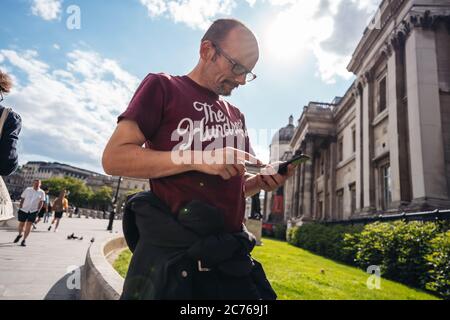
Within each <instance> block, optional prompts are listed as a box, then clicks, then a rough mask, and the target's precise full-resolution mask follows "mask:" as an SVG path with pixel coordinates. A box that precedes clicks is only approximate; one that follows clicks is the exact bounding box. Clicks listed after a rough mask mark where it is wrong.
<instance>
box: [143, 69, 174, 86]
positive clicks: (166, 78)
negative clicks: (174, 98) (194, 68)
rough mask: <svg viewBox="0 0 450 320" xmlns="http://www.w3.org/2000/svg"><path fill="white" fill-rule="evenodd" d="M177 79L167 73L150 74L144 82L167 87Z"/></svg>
mask: <svg viewBox="0 0 450 320" xmlns="http://www.w3.org/2000/svg"><path fill="white" fill-rule="evenodd" d="M176 78H177V76H173V75H170V74H168V73H165V72H158V73H148V74H147V75H146V76H145V78H144V80H143V82H155V83H159V84H161V85H165V84H171V83H173V82H174V81H175V79H176Z"/></svg>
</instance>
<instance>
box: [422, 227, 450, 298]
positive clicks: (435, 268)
mask: <svg viewBox="0 0 450 320" xmlns="http://www.w3.org/2000/svg"><path fill="white" fill-rule="evenodd" d="M425 259H426V261H427V264H428V267H429V271H428V274H427V281H426V286H425V287H426V289H428V290H430V291H434V292H437V293H439V294H440V295H441V296H442V297H444V298H445V299H450V231H447V232H445V233H440V234H438V235H437V237H435V238H434V239H433V240H431V241H430V252H429V253H428V254H427V255H426V256H425Z"/></svg>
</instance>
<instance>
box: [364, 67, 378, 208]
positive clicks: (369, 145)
mask: <svg viewBox="0 0 450 320" xmlns="http://www.w3.org/2000/svg"><path fill="white" fill-rule="evenodd" d="M373 86H374V83H373V75H372V72H371V71H368V72H366V73H365V74H364V75H363V92H362V114H361V115H362V117H363V119H362V125H363V127H362V131H363V134H362V138H363V145H362V148H363V157H362V160H363V163H364V164H363V177H364V179H363V185H364V188H363V195H364V196H363V206H362V210H363V212H365V213H368V212H370V211H372V210H373V209H374V208H375V179H374V178H375V177H374V168H373V163H372V158H373V142H374V141H373V128H372V121H373V113H374V110H373V92H374V90H373Z"/></svg>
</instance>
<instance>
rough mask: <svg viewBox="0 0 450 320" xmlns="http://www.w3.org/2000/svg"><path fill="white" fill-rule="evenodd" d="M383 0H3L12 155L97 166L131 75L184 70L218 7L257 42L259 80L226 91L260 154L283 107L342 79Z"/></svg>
mask: <svg viewBox="0 0 450 320" xmlns="http://www.w3.org/2000/svg"><path fill="white" fill-rule="evenodd" d="M380 2H381V1H380V0H208V1H201V0H169V1H164V0H89V1H88V0H78V1H72V0H2V5H1V7H2V12H3V14H2V19H1V20H0V69H2V70H4V71H7V72H8V73H9V74H10V75H11V76H12V77H13V80H14V83H15V87H14V89H13V91H12V92H11V94H10V95H9V96H8V97H7V98H6V99H5V101H4V104H5V105H7V106H12V107H13V108H14V109H15V110H16V111H17V112H18V113H19V114H20V115H21V116H22V120H23V130H22V133H21V135H20V142H19V154H20V163H21V164H23V163H25V162H27V161H30V160H43V161H59V162H64V163H68V164H71V165H75V166H80V167H83V168H86V169H91V170H95V171H98V172H103V170H102V168H101V153H102V151H103V148H104V146H105V144H106V142H107V140H108V138H109V136H110V135H111V133H112V131H113V130H114V128H115V124H116V119H117V116H118V115H119V114H120V113H121V112H122V111H123V110H125V108H126V106H127V105H128V102H129V100H130V98H131V96H132V95H133V93H134V91H135V90H136V88H137V86H138V85H139V83H140V81H141V80H142V79H143V78H144V77H145V76H146V75H147V74H148V73H150V72H152V73H155V72H166V73H169V74H172V75H184V74H187V73H189V72H190V71H191V70H192V68H193V67H194V66H195V64H196V63H197V61H198V50H199V43H200V39H201V37H202V35H203V33H204V32H205V30H206V29H207V28H208V26H209V24H210V23H211V22H212V21H214V19H217V18H222V17H234V18H237V19H240V20H242V21H243V22H244V23H245V24H246V25H247V26H248V27H249V28H250V29H252V30H253V31H254V33H255V34H256V36H257V38H258V41H259V44H260V49H261V53H260V60H259V62H258V64H257V65H256V67H255V69H254V70H253V71H254V73H256V74H257V75H258V78H257V80H255V81H254V82H251V83H249V84H247V85H246V86H243V87H240V88H239V89H238V90H236V91H235V92H234V93H233V95H232V96H231V97H229V98H227V99H228V100H229V101H230V102H231V103H233V104H234V105H236V106H237V107H238V108H239V109H240V110H241V111H242V112H243V113H244V114H245V116H246V124H247V127H248V128H249V131H250V134H251V138H252V140H253V141H252V142H253V146H254V149H255V151H256V153H257V155H258V156H259V157H260V158H261V159H262V160H264V161H267V160H268V158H269V151H268V145H269V144H270V140H271V135H272V133H273V131H274V130H276V129H278V128H280V127H282V126H284V125H286V124H287V121H288V117H289V115H291V114H292V115H293V116H294V119H296V120H297V119H298V118H299V116H300V114H301V111H302V109H303V106H304V105H306V104H307V103H308V102H309V101H323V102H331V100H333V98H334V97H335V96H341V95H343V94H344V93H345V91H346V90H347V88H348V87H349V86H350V84H351V83H352V81H353V75H352V74H350V73H348V72H347V70H346V66H347V64H348V62H349V61H350V57H351V54H352V52H353V50H354V48H355V47H356V45H357V43H358V41H359V40H360V38H361V36H362V33H363V31H364V29H365V27H366V26H367V25H368V24H369V21H370V19H371V18H372V17H373V16H374V15H375V12H376V9H377V6H378V5H379V3H380ZM5 13H6V14H5ZM78 13H79V15H77V14H78ZM78 18H80V19H78ZM74 26H75V28H74Z"/></svg>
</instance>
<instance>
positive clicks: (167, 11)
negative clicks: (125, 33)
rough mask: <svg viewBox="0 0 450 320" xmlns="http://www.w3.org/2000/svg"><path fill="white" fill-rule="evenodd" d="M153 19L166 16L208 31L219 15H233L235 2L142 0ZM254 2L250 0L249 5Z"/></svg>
mask: <svg viewBox="0 0 450 320" xmlns="http://www.w3.org/2000/svg"><path fill="white" fill-rule="evenodd" d="M140 1H141V3H142V4H143V5H144V6H145V7H146V8H147V10H148V13H149V15H150V16H151V17H153V18H154V17H158V16H165V17H168V18H170V19H172V20H173V21H174V22H177V23H178V22H181V23H185V24H187V25H188V26H189V27H191V28H193V29H202V30H204V29H206V28H207V27H208V26H209V25H210V24H211V22H212V21H211V20H212V19H213V18H214V17H216V16H218V15H229V14H231V12H232V10H233V8H234V7H236V2H235V1H234V0H209V1H204V0H170V1H163V0H140ZM252 2H253V3H254V1H252V0H249V3H252Z"/></svg>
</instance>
